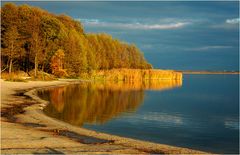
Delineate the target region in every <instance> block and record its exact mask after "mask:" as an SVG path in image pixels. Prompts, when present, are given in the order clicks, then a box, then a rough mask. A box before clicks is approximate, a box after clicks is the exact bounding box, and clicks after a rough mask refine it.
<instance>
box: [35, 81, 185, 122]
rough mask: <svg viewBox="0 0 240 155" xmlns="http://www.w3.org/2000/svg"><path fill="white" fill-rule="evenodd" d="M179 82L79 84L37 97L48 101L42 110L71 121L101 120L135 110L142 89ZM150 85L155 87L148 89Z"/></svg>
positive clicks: (104, 120) (141, 95) (172, 84)
mask: <svg viewBox="0 0 240 155" xmlns="http://www.w3.org/2000/svg"><path fill="white" fill-rule="evenodd" d="M174 85H175V87H176V86H181V83H179V82H177V83H176V82H166V81H165V82H162V84H161V86H157V84H153V83H151V84H150V83H147V84H141V85H140V84H137V83H87V82H86V83H81V84H79V85H69V86H67V87H60V88H53V89H50V90H49V93H48V92H46V93H41V94H40V96H42V97H43V98H45V99H47V100H49V101H50V102H51V104H49V105H47V107H46V108H45V109H44V111H45V112H46V113H47V114H48V115H49V116H51V117H54V118H57V119H60V120H63V121H65V122H68V123H70V124H74V125H79V126H82V125H83V123H104V122H106V121H108V120H110V119H111V118H113V117H116V116H118V115H120V113H122V112H127V111H135V110H136V109H137V108H138V106H139V105H140V104H141V103H142V101H143V99H144V89H157V90H163V89H169V88H173V87H174ZM151 86H154V87H152V88H151Z"/></svg>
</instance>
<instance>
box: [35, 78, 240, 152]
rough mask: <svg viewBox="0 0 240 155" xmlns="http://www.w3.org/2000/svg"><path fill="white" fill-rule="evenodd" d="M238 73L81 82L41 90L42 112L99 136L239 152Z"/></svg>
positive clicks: (205, 149)
mask: <svg viewBox="0 0 240 155" xmlns="http://www.w3.org/2000/svg"><path fill="white" fill-rule="evenodd" d="M238 86H239V80H238V75H184V79H183V82H177V81H175V82H166V81H165V82H160V83H156V82H155V83H147V84H139V83H128V84H121V83H111V84H110V83H106V84H96V83H95V84H94V83H82V84H75V85H69V86H67V87H59V88H52V89H49V90H47V91H42V92H39V95H40V96H41V97H42V98H44V99H46V100H49V101H50V102H51V104H49V105H48V106H47V107H46V108H45V109H44V112H45V113H46V114H47V115H48V116H50V117H54V118H57V119H59V120H62V121H65V122H68V123H70V124H73V125H77V126H83V127H85V128H88V129H93V130H96V131H100V132H105V133H110V134H115V135H120V136H125V137H131V138H136V139H141V140H147V141H152V142H157V143H163V144H170V145H175V146H183V147H188V148H193V149H198V150H203V151H210V152H213V153H238V152H239V149H238V145H239V141H238V137H239V90H238Z"/></svg>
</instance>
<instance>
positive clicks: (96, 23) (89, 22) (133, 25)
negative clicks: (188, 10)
mask: <svg viewBox="0 0 240 155" xmlns="http://www.w3.org/2000/svg"><path fill="white" fill-rule="evenodd" d="M76 20H79V21H81V22H83V24H84V25H86V26H92V27H110V28H118V29H138V30H166V29H178V28H182V27H184V26H186V25H188V24H190V23H189V22H177V21H175V22H171V23H151V24H147V23H139V22H129V23H123V22H105V21H100V20H99V19H76Z"/></svg>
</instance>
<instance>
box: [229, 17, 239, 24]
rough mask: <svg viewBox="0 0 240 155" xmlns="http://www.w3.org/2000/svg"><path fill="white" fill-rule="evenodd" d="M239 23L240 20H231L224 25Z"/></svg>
mask: <svg viewBox="0 0 240 155" xmlns="http://www.w3.org/2000/svg"><path fill="white" fill-rule="evenodd" d="M239 22H240V18H233V19H227V20H226V23H228V24H238V23H239Z"/></svg>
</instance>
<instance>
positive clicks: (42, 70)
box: [42, 62, 44, 72]
mask: <svg viewBox="0 0 240 155" xmlns="http://www.w3.org/2000/svg"><path fill="white" fill-rule="evenodd" d="M42 72H44V62H43V64H42Z"/></svg>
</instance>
